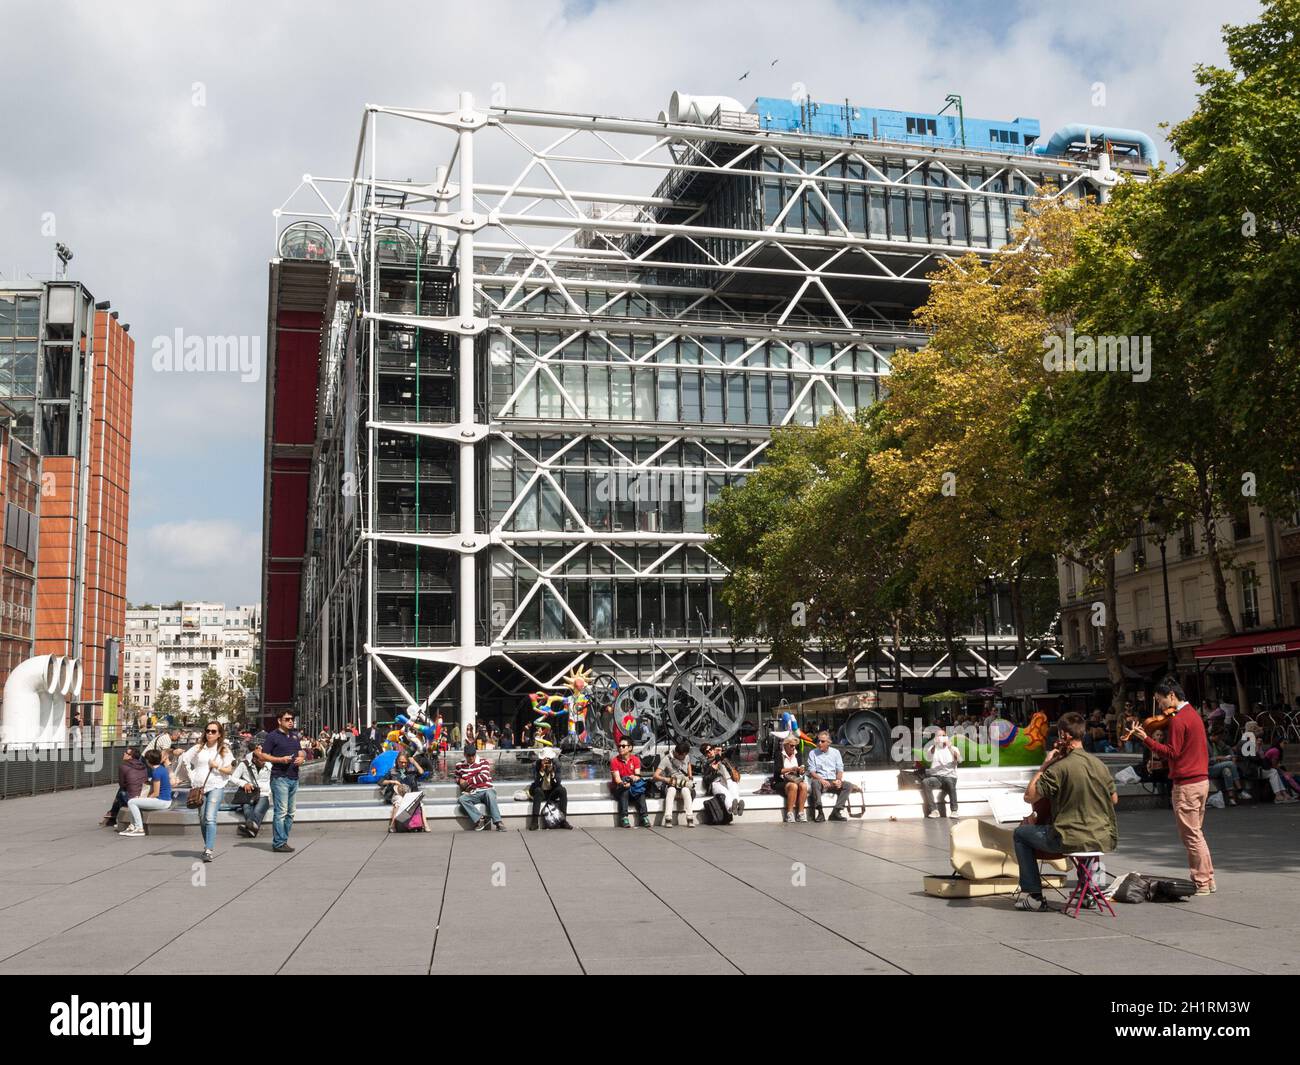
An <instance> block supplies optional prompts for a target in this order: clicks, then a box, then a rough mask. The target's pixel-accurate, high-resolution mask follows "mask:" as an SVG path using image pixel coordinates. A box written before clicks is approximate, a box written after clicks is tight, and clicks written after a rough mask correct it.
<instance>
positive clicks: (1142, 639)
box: [1133, 628, 1151, 647]
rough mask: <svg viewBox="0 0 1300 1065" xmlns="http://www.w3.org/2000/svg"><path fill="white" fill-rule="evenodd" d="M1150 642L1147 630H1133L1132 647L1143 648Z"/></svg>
mask: <svg viewBox="0 0 1300 1065" xmlns="http://www.w3.org/2000/svg"><path fill="white" fill-rule="evenodd" d="M1150 642H1151V630H1150V629H1149V628H1147V629H1134V630H1133V646H1134V647H1145V646H1146V645H1147V644H1149V643H1150Z"/></svg>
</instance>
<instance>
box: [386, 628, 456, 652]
mask: <svg viewBox="0 0 1300 1065" xmlns="http://www.w3.org/2000/svg"><path fill="white" fill-rule="evenodd" d="M375 637H376V638H377V639H378V640H379V643H380V645H381V646H384V647H424V646H426V645H432V644H449V643H455V642H456V626H455V625H421V626H420V627H419V634H418V635H417V633H416V627H415V626H414V625H382V624H381V625H376V626H375Z"/></svg>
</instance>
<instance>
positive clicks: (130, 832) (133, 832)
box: [118, 825, 145, 836]
mask: <svg viewBox="0 0 1300 1065" xmlns="http://www.w3.org/2000/svg"><path fill="white" fill-rule="evenodd" d="M144 834H145V831H144V829H143V828H136V827H135V826H134V825H132V826H131V827H130V828H124V829H122V831H121V832H119V833H118V835H119V836H143V835H144Z"/></svg>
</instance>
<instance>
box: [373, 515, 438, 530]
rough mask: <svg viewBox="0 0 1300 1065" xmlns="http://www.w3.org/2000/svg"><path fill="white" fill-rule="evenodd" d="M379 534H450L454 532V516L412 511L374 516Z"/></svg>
mask: <svg viewBox="0 0 1300 1065" xmlns="http://www.w3.org/2000/svg"><path fill="white" fill-rule="evenodd" d="M375 523H376V529H377V530H378V531H379V532H406V533H451V532H455V531H456V515H455V514H434V513H430V514H419V515H417V514H416V513H415V512H414V511H409V512H400V513H397V514H378V515H376V516H375Z"/></svg>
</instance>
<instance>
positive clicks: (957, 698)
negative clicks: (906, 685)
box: [921, 691, 966, 703]
mask: <svg viewBox="0 0 1300 1065" xmlns="http://www.w3.org/2000/svg"><path fill="white" fill-rule="evenodd" d="M965 698H966V696H965V694H964V693H962V692H955V691H946V692H935V694H934V695H927V696H925V697H923V698H922V699H921V702H923V703H959V702H961V701H962V700H964V699H965Z"/></svg>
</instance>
